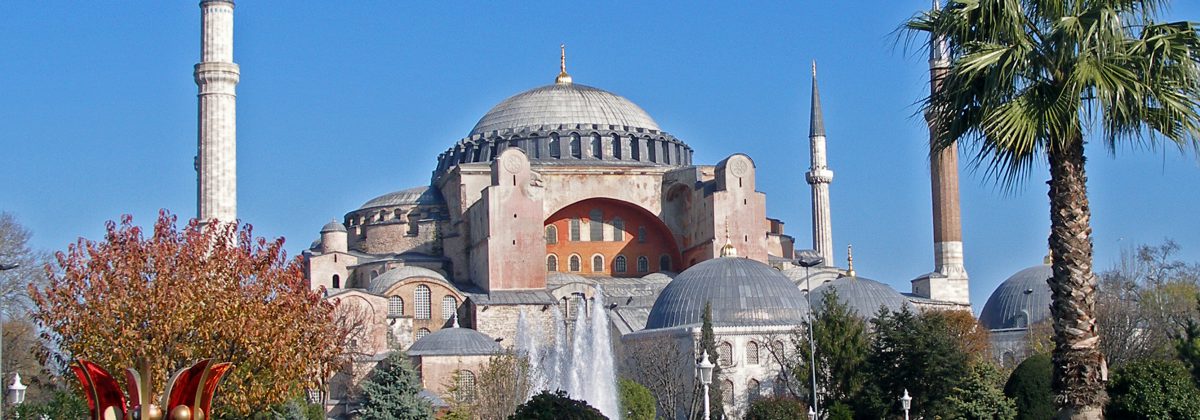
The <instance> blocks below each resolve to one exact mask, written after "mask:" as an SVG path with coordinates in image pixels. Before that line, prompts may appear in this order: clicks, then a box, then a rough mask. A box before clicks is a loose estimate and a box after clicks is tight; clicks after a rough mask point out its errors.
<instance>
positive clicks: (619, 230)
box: [612, 217, 625, 242]
mask: <svg viewBox="0 0 1200 420" xmlns="http://www.w3.org/2000/svg"><path fill="white" fill-rule="evenodd" d="M612 227H613V234H612V239H613V240H614V241H617V242H623V241H625V221H624V220H621V218H620V217H614V218H613V219H612Z"/></svg>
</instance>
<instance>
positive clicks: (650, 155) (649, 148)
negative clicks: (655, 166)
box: [646, 138, 658, 162]
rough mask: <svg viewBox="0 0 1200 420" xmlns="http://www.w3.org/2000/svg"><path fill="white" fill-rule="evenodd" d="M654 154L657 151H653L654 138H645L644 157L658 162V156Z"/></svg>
mask: <svg viewBox="0 0 1200 420" xmlns="http://www.w3.org/2000/svg"><path fill="white" fill-rule="evenodd" d="M656 154H657V152H655V151H654V140H651V139H649V138H647V139H646V159H649V160H650V161H651V162H658V156H656Z"/></svg>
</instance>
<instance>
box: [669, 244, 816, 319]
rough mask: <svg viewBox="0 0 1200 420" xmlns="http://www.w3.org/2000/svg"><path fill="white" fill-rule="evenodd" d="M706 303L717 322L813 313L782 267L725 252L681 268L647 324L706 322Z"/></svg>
mask: <svg viewBox="0 0 1200 420" xmlns="http://www.w3.org/2000/svg"><path fill="white" fill-rule="evenodd" d="M705 303H710V304H711V305H712V318H713V325H714V326H726V327H728V326H759V325H798V324H800V323H802V322H804V315H805V314H806V313H807V312H808V304H807V303H806V302H805V301H804V294H802V293H800V289H797V288H796V286H795V285H793V284H792V282H791V281H790V280H788V278H787V277H785V276H784V275H783V274H782V273H780V272H779V271H778V270H775V269H774V268H771V267H770V266H768V265H766V264H763V263H760V262H758V261H754V260H751V259H746V258H735V257H725V258H716V259H712V260H708V261H704V262H701V263H699V264H696V265H694V266H692V267H691V268H688V269H687V270H685V271H684V272H682V273H679V275H678V276H676V277H675V279H674V280H672V281H671V283H670V284H668V285H667V287H666V288H664V289H663V291H662V293H661V294H659V295H658V299H657V300H655V301H654V307H653V308H651V309H650V315H649V318H648V320H647V321H646V329H656V328H672V327H681V326H694V325H700V323H701V320H702V317H703V315H704V304H705Z"/></svg>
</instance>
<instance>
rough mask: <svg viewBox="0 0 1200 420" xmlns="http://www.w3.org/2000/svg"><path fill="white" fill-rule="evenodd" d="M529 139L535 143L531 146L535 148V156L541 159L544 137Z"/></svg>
mask: <svg viewBox="0 0 1200 420" xmlns="http://www.w3.org/2000/svg"><path fill="white" fill-rule="evenodd" d="M529 141H530V142H531V143H533V146H531V147H530V149H533V158H534V159H541V158H542V139H532V140H529Z"/></svg>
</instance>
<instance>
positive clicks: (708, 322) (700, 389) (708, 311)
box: [692, 302, 725, 420]
mask: <svg viewBox="0 0 1200 420" xmlns="http://www.w3.org/2000/svg"><path fill="white" fill-rule="evenodd" d="M700 350H701V354H705V353H707V354H708V356H709V357H711V358H712V360H713V361H714V362H715V363H714V364H716V366H715V367H713V373H712V383H711V384H709V385H708V398H709V404H710V407H712V409H711V413H710V418H712V420H723V419H724V418H725V410H724V409H723V407H725V404H724V402H723V398H722V393H721V363H720V362H718V361H717V336H716V334H713V325H712V303H711V302H704V316H703V317H702V320H701V324H700ZM699 360H700V359H699V358H698V357H697V359H696V361H697V362H699ZM693 395H695V398H693V399H692V401H693V404H692V406H693V407H695V408H696V410H695V411H694V412H693V413H692V418H703V417H704V386H703V385H702V384H700V381H696V389H695V392H694V394H693Z"/></svg>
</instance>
